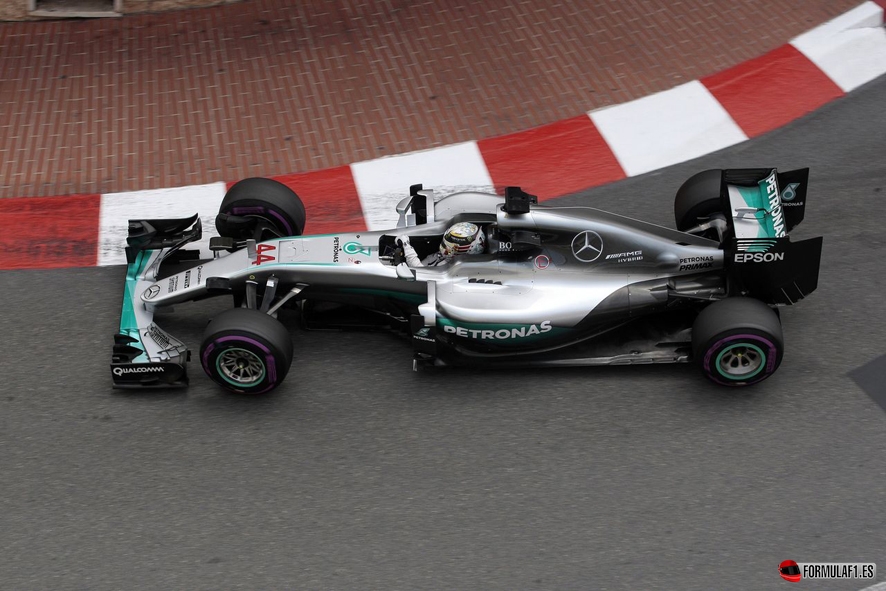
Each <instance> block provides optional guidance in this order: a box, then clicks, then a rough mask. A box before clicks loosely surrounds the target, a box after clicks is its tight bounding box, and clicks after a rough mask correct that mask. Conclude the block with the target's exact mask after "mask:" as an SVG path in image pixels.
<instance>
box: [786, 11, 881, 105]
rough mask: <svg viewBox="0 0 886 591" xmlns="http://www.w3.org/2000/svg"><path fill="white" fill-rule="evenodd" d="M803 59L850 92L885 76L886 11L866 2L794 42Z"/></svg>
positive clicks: (792, 43)
mask: <svg viewBox="0 0 886 591" xmlns="http://www.w3.org/2000/svg"><path fill="white" fill-rule="evenodd" d="M791 45H793V46H794V47H796V48H797V49H798V50H799V51H800V52H801V53H803V55H805V56H806V57H808V58H809V60H810V61H811V62H812V63H814V64H815V65H816V66H818V67H819V68H821V70H822V71H823V72H824V73H825V74H827V75H828V77H829V78H830V79H831V80H833V81H834V83H835V84H836V85H837V86H839V87H840V88H841V89H842V90H843V92H849V91H851V90H853V89H855V88H858V87H859V86H861V85H862V84H864V83H866V82H870V81H871V80H873V79H874V78H876V77H878V76H880V75H882V74H884V73H886V29H884V28H883V9H882V8H881V7H880V6H878V5H877V4H875V3H873V2H865V3H864V4H862V5H861V6H858V7H856V8H853V9H852V10H850V11H849V12H847V13H845V14H842V15H840V16H838V17H837V18H835V19H833V20H831V21H828V22H826V23H825V24H823V25H820V26H818V27H816V28H814V29H812V30H811V31H809V32H807V33H804V34H802V35H800V36H799V37H797V38H796V39H794V40H793V41H791Z"/></svg>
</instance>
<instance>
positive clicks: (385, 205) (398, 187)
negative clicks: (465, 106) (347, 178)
mask: <svg viewBox="0 0 886 591" xmlns="http://www.w3.org/2000/svg"><path fill="white" fill-rule="evenodd" d="M351 172H352V173H353V175H354V184H355V185H356V187H357V194H358V195H359V196H360V204H361V205H362V207H363V217H364V218H365V220H366V225H367V227H368V228H369V229H370V230H386V229H389V228H395V227H396V226H397V212H396V211H395V208H396V206H397V203H398V202H399V201H400V200H401V199H403V198H404V197H406V196H408V195H409V187H410V185H415V184H418V183H421V184H422V185H424V188H425V189H434V190H435V191H436V192H437V197H439V196H440V195H441V194H446V193H452V192H455V191H477V190H483V191H489V190H491V189H492V177H490V176H489V170H488V169H487V168H486V163H485V162H484V161H483V156H482V155H481V154H480V149H479V148H478V147H477V143H476V142H473V141H472V142H464V143H461V144H452V145H450V146H443V147H441V148H434V149H431V150H424V151H421V152H410V153H408V154H402V155H399V156H389V157H385V158H379V159H377V160H368V161H366V162H358V163H356V164H352V165H351Z"/></svg>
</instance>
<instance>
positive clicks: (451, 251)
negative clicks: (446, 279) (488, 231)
mask: <svg viewBox="0 0 886 591" xmlns="http://www.w3.org/2000/svg"><path fill="white" fill-rule="evenodd" d="M485 250H486V235H485V234H483V230H482V229H481V228H480V226H478V225H477V224H472V223H471V222H459V223H457V224H455V225H454V226H451V227H450V228H449V229H448V230H446V233H445V234H443V242H441V243H440V254H442V255H444V256H452V255H459V254H481V253H483V252H484V251H485Z"/></svg>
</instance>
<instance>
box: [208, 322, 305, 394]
mask: <svg viewBox="0 0 886 591" xmlns="http://www.w3.org/2000/svg"><path fill="white" fill-rule="evenodd" d="M200 363H201V365H202V366H203V371H205V372H206V375H208V376H209V377H210V378H211V379H212V381H214V382H215V383H217V384H219V385H220V386H222V387H224V388H226V389H228V390H231V391H232V392H237V393H240V394H264V393H265V392H270V391H271V390H273V389H274V388H276V387H277V386H279V385H280V383H281V382H282V381H283V379H284V378H285V377H286V374H287V373H288V372H289V367H290V365H292V339H291V338H290V336H289V331H287V330H286V327H284V326H283V325H282V324H281V323H280V322H278V321H277V320H276V319H274V318H272V317H271V316H268V315H267V314H265V313H264V312H259V311H258V310H250V309H247V308H234V309H231V310H228V311H226V312H222V313H221V314H219V315H218V316H216V317H215V318H213V319H212V321H210V323H209V325H208V326H207V327H206V330H205V331H204V333H203V345H202V346H201V347H200Z"/></svg>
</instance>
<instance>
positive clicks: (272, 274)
mask: <svg viewBox="0 0 886 591" xmlns="http://www.w3.org/2000/svg"><path fill="white" fill-rule="evenodd" d="M808 173H809V170H808V169H801V170H794V171H789V172H784V173H779V172H777V171H776V170H774V169H731V170H708V171H705V172H702V173H699V174H697V175H695V176H693V177H691V178H690V179H689V180H688V181H686V182H685V183H684V184H683V185H682V186H681V187H680V189H679V190H678V191H677V194H676V199H675V202H674V213H675V222H676V230H672V229H669V228H665V227H661V226H658V225H653V224H649V223H646V222H642V221H638V220H635V219H631V218H627V217H623V216H620V215H616V214H613V213H607V212H604V211H600V210H597V209H593V208H590V207H577V206H561V205H556V204H554V205H544V204H539V203H538V199H537V198H536V197H534V196H533V195H530V194H528V193H526V192H524V191H523V190H522V189H520V188H519V187H507V188H506V189H505V190H504V195H498V194H493V193H482V192H461V193H455V194H451V195H448V196H445V197H442V198H440V199H436V198H435V195H434V192H433V191H432V190H425V189H423V188H422V186H421V185H413V186H412V187H411V188H410V190H409V195H408V196H407V197H405V198H404V199H403V200H402V201H401V202H400V203H399V205H398V206H397V212H398V214H399V222H398V224H397V227H396V229H391V230H388V231H364V232H342V233H338V234H330V235H318V236H303V235H302V230H303V229H304V227H305V219H306V215H305V208H304V206H303V204H302V203H301V201H300V200H299V198H298V196H297V195H296V193H295V192H294V191H293V190H292V189H290V188H289V187H288V186H286V185H283V184H280V183H278V182H276V181H274V180H271V179H265V178H251V179H246V180H243V181H240V182H239V183H237V184H235V185H234V186H233V187H231V189H230V190H229V191H228V193H227V194H226V196H225V198H224V200H223V201H222V204H221V208H220V211H219V213H218V216H217V218H216V228H217V230H218V234H219V236H218V237H213V238H212V239H211V240H210V250H211V251H212V252H213V257H214V258H212V259H209V260H199V259H198V256H199V251H188V250H186V249H184V248H183V247H184V246H185V245H187V244H188V243H189V242H192V241H195V240H198V239H199V238H200V237H201V224H200V220H199V217H198V216H197V215H195V216H193V217H191V218H186V219H167V220H133V221H130V224H129V236H128V239H127V243H128V246H127V248H126V255H127V261H128V267H127V272H126V284H125V291H124V299H123V313H122V316H121V320H120V331H119V334H117V335H116V337H115V344H114V348H113V356H112V363H111V374H112V378H113V382H114V385H115V386H116V387H124V388H127V387H132V388H145V387H173V386H186V385H187V384H188V377H187V372H186V366H187V362H188V360H189V359H190V352H189V350H188V347H187V346H186V345H185V344H184V343H183V342H181V341H180V340H178V339H177V338H176V337H174V336H173V335H171V334H169V333H168V332H166V331H164V330H163V329H162V328H160V327H159V326H158V325H157V324H156V322H155V321H154V313H155V311H156V310H158V309H159V308H163V307H167V306H171V305H173V304H180V303H182V302H188V301H194V300H200V299H203V298H207V297H212V296H219V295H225V294H227V295H229V296H231V297H232V300H233V304H234V306H233V308H232V309H230V310H227V311H225V312H223V313H221V314H220V315H218V316H217V317H215V318H214V319H212V320H211V321H210V322H209V323H208V325H207V328H206V331H205V334H204V338H203V342H202V344H201V346H200V350H199V362H200V364H201V365H202V367H203V370H204V371H205V372H206V374H207V375H208V376H209V377H210V378H211V379H212V380H214V381H215V382H217V383H218V384H219V385H221V386H222V387H224V388H227V389H229V390H233V391H235V392H242V393H254V394H258V393H262V392H267V391H269V390H272V389H273V388H275V387H276V386H279V385H280V383H281V382H282V381H283V379H284V378H285V377H286V374H287V372H288V371H289V368H290V365H291V363H292V357H293V347H292V341H291V335H290V332H289V330H288V329H287V328H286V327H284V326H283V324H282V323H281V322H280V321H278V320H277V315H278V311H279V310H280V309H281V308H282V307H284V306H286V307H288V308H293V309H295V310H296V312H297V318H298V319H299V323H300V324H301V325H302V327H303V328H307V329H311V328H322V327H327V328H329V327H332V328H346V327H348V326H367V325H371V326H384V327H387V328H394V329H397V330H399V331H402V332H403V334H404V335H406V336H407V338H408V339H409V340H410V342H411V346H412V349H413V365H414V367H416V368H417V367H419V366H422V365H434V366H444V365H463V364H469V365H485V366H509V365H510V366H513V365H519V366H523V367H525V366H531V365H537V366H557V365H622V364H635V363H646V364H648V363H680V362H690V361H694V362H695V363H697V364H698V366H699V367H700V368H701V370H702V372H703V373H704V375H706V376H707V377H708V378H710V379H711V380H713V381H714V382H716V383H718V384H722V385H726V386H743V385H750V384H754V383H757V382H760V381H761V380H764V379H766V378H767V377H769V376H771V375H772V374H773V373H774V372H775V371H776V369H777V368H778V366H779V364H780V363H781V360H782V355H783V351H784V339H783V336H782V327H781V323H780V317H779V314H778V308H779V307H781V306H785V305H791V304H794V303H796V302H798V301H799V300H801V299H802V298H804V297H806V296H807V295H809V294H810V293H811V292H812V291H813V290H815V288H816V286H817V284H818V269H819V261H820V258H821V246H822V238H820V237H818V238H812V239H808V240H804V241H791V239H790V237H789V236H788V233H789V232H790V231H791V230H793V228H794V227H796V226H797V224H799V223H800V222H801V221H802V220H803V216H804V212H805V204H806V187H807V181H808ZM462 221H469V222H473V223H475V224H478V225H480V226H481V227H483V228H484V229H485V232H486V235H487V236H488V239H487V244H488V249H487V251H486V252H484V253H483V254H475V255H462V256H459V257H457V258H455V259H454V260H453V261H452V262H451V263H450V264H448V265H443V266H437V267H419V268H412V267H409V266H408V265H407V264H406V263H405V262H404V254H403V248H402V243H399V242H398V239H397V237H398V236H402V235H407V236H408V237H409V242H410V244H411V245H412V247H413V248H414V249H415V250H416V251H418V253H419V255H420V256H422V257H424V256H426V255H427V254H429V253H431V252H433V251H434V249H436V248H437V247H438V245H439V243H440V240H441V238H442V236H443V234H444V232H445V230H446V228H447V227H449V226H450V225H452V224H455V223H458V222H462Z"/></svg>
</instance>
